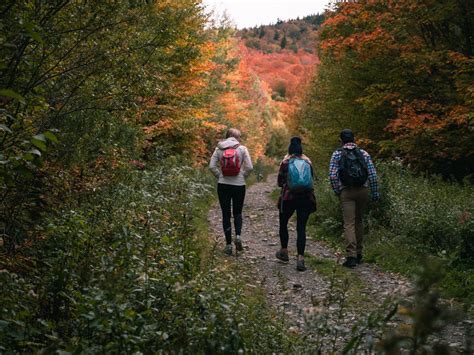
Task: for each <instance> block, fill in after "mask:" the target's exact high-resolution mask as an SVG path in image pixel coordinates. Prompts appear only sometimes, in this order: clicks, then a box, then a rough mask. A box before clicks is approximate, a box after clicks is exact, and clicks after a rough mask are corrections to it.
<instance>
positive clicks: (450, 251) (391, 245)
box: [310, 164, 474, 304]
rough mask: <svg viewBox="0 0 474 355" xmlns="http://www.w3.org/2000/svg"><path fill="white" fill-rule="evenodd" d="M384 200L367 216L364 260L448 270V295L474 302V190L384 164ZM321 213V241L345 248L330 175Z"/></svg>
mask: <svg viewBox="0 0 474 355" xmlns="http://www.w3.org/2000/svg"><path fill="white" fill-rule="evenodd" d="M378 175H379V180H380V186H381V200H380V202H378V203H376V204H374V203H371V204H370V206H369V211H368V214H367V218H366V229H367V232H368V233H366V238H365V242H364V245H365V249H364V250H365V252H364V259H365V260H366V261H369V262H375V263H377V264H379V265H381V266H383V267H385V268H386V269H389V270H392V271H397V272H401V273H403V274H405V275H408V276H409V275H412V274H413V273H414V272H415V271H417V270H418V268H419V265H420V263H421V262H422V261H423V260H424V259H426V258H430V259H431V260H436V262H440V263H441V264H442V265H443V267H442V268H441V270H442V272H443V276H444V277H443V279H442V282H441V283H440V285H439V287H440V288H441V291H442V294H443V296H444V297H454V298H457V299H458V300H461V301H463V302H465V303H467V304H472V300H473V299H474V269H473V267H474V257H473V255H474V251H473V249H472V248H473V247H472V246H473V245H474V239H473V238H474V200H473V199H472V196H474V188H473V187H472V185H469V184H466V185H464V186H462V185H459V184H452V183H447V182H444V181H442V180H441V179H438V178H436V177H430V178H425V177H420V176H415V175H413V174H411V173H410V172H409V171H408V170H406V169H405V168H403V167H402V166H400V165H398V164H381V165H380V166H378ZM316 197H317V201H318V211H317V213H316V214H315V215H313V216H312V218H311V219H310V228H314V229H315V230H316V231H315V234H316V235H317V237H318V238H320V239H324V240H325V241H326V242H327V243H328V244H330V245H332V246H333V247H335V248H338V249H340V250H343V249H344V238H343V236H342V213H341V210H340V205H339V201H338V199H337V198H336V196H335V195H334V193H333V192H332V190H331V188H330V184H329V181H328V180H327V178H326V177H324V176H320V177H319V183H317V184H316Z"/></svg>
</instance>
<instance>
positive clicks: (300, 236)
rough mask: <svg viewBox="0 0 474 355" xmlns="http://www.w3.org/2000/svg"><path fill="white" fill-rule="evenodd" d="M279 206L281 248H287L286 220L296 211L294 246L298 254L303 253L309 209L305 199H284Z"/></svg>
mask: <svg viewBox="0 0 474 355" xmlns="http://www.w3.org/2000/svg"><path fill="white" fill-rule="evenodd" d="M282 207H283V208H280V243H281V247H282V248H285V249H286V248H288V238H289V236H288V221H289V220H290V218H291V216H292V215H293V213H294V212H295V211H296V234H297V239H296V248H297V250H298V255H304V249H305V246H306V223H307V222H308V218H309V215H310V214H311V209H310V208H309V207H308V206H307V204H306V203H305V201H298V200H296V201H294V200H291V201H284V202H283V206H282Z"/></svg>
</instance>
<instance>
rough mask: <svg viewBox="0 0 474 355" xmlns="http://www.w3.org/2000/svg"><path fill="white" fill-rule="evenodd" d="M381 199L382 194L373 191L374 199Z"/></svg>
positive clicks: (375, 200)
mask: <svg viewBox="0 0 474 355" xmlns="http://www.w3.org/2000/svg"><path fill="white" fill-rule="evenodd" d="M379 200H380V194H379V193H378V192H374V193H372V201H373V202H377V201H379Z"/></svg>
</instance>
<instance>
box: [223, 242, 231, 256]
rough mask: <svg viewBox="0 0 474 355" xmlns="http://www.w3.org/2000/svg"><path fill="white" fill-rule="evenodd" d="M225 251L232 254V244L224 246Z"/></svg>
mask: <svg viewBox="0 0 474 355" xmlns="http://www.w3.org/2000/svg"><path fill="white" fill-rule="evenodd" d="M224 253H226V254H227V255H232V244H227V245H226V246H225V248H224Z"/></svg>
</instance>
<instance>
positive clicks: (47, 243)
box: [0, 160, 290, 353]
mask: <svg viewBox="0 0 474 355" xmlns="http://www.w3.org/2000/svg"><path fill="white" fill-rule="evenodd" d="M161 163H162V164H161V167H160V168H155V169H152V170H143V171H128V172H127V174H125V175H124V178H123V180H121V181H120V180H119V182H118V183H115V184H111V185H109V186H105V187H103V188H102V189H96V190H95V191H94V190H91V191H89V192H88V193H87V194H86V195H85V196H83V199H82V201H81V203H80V204H70V205H67V206H64V208H63V209H62V210H61V211H60V213H59V214H58V215H57V216H56V217H52V218H50V219H49V220H48V222H47V223H45V225H44V226H43V230H44V233H43V235H42V236H41V238H39V241H38V242H37V244H36V245H35V247H34V249H30V250H24V251H23V253H24V257H25V258H26V259H27V261H25V262H24V263H23V265H22V268H21V269H20V268H16V269H14V268H12V267H11V265H7V264H4V263H3V262H2V265H1V267H0V269H2V272H1V273H0V280H1V282H2V285H4V286H3V287H2V288H1V290H0V299H1V301H2V304H1V307H0V350H1V351H2V352H13V351H19V352H36V351H45V352H54V351H57V350H61V351H68V352H87V353H104V352H126V353H129V352H136V351H140V352H163V351H164V352H178V353H179V352H191V353H196V352H211V353H216V352H232V353H235V352H238V351H239V350H240V349H242V351H250V349H253V350H254V351H256V352H265V351H266V350H267V349H280V351H286V350H285V349H288V348H287V347H289V346H290V341H289V338H288V339H286V338H285V337H284V338H283V339H282V337H281V333H282V328H281V327H282V325H281V324H279V323H276V322H274V321H273V320H272V319H271V314H270V313H269V312H268V310H267V309H266V307H265V306H264V304H263V299H262V297H260V296H259V295H258V294H253V295H252V293H251V292H250V291H249V290H248V289H247V287H246V286H245V280H240V279H239V280H238V279H236V278H235V277H234V276H233V275H235V274H240V273H239V272H238V271H236V270H234V271H232V270H230V269H229V266H228V265H226V268H222V269H221V268H219V267H216V266H215V265H216V263H215V262H214V258H215V256H214V255H211V256H206V255H208V254H209V252H205V251H206V249H209V241H207V239H205V236H204V235H203V232H205V231H203V230H200V229H199V228H198V226H199V225H202V224H200V223H199V221H200V219H201V218H203V217H204V214H205V213H206V211H207V209H206V208H205V207H204V206H208V205H209V201H210V198H211V197H212V193H211V184H210V183H209V182H210V176H208V175H203V174H202V173H201V172H199V171H198V170H196V169H193V168H190V167H183V166H182V165H183V164H181V163H178V161H177V160H168V161H162V162H161ZM176 166H177V167H176ZM203 212H204V213H203ZM27 266H29V268H26V267H27ZM279 334H280V335H279Z"/></svg>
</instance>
